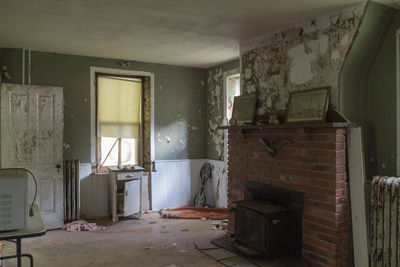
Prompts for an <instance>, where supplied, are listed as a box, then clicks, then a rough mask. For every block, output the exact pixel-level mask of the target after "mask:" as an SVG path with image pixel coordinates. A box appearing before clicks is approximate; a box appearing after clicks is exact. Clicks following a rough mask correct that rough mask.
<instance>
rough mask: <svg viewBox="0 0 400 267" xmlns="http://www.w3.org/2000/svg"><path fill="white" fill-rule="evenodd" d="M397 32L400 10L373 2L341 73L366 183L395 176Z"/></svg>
mask: <svg viewBox="0 0 400 267" xmlns="http://www.w3.org/2000/svg"><path fill="white" fill-rule="evenodd" d="M398 28H400V12H399V11H397V10H395V9H392V8H389V7H387V6H383V5H380V4H378V3H375V2H369V3H368V6H367V8H366V10H365V13H364V17H363V21H362V23H361V26H360V29H359V34H358V36H357V38H356V39H355V41H354V43H353V45H352V48H351V50H350V52H349V54H348V57H347V58H346V60H345V62H344V64H343V66H342V70H341V73H340V78H339V87H340V109H341V111H342V113H343V114H344V115H345V116H346V117H348V118H349V119H350V120H351V121H353V122H356V123H357V124H359V125H360V126H362V127H363V133H364V140H365V142H364V147H365V150H364V151H365V159H366V160H365V163H366V165H365V166H366V171H367V179H372V176H373V175H377V174H379V175H396V168H397V163H396V37H395V33H396V30H397V29H398Z"/></svg>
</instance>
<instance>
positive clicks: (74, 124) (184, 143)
mask: <svg viewBox="0 0 400 267" xmlns="http://www.w3.org/2000/svg"><path fill="white" fill-rule="evenodd" d="M21 56H22V51H21V50H20V49H7V48H0V65H7V66H8V70H9V72H10V74H11V75H12V80H10V81H4V80H3V82H10V83H21V75H22V71H21V69H22V68H21V66H22V59H21ZM118 61H119V60H117V59H105V58H95V57H85V56H73V55H65V54H55V53H46V52H36V51H33V52H32V84H34V85H52V86H61V87H63V88H64V100H65V106H64V142H65V143H66V144H68V145H69V149H66V150H65V151H64V158H66V159H79V160H81V162H90V160H91V151H90V67H91V66H93V67H104V68H113V69H122V68H121V66H120V65H119V63H118ZM123 69H124V70H135V71H146V72H152V73H154V85H155V88H154V91H155V93H154V94H155V96H154V103H155V105H154V112H155V123H154V127H155V159H156V160H174V159H194V158H205V156H206V134H205V133H206V123H205V122H206V112H205V109H206V105H205V103H206V86H205V83H206V70H204V69H199V68H189V67H179V66H170V65H162V64H152V63H143V62H133V63H132V64H131V65H130V66H129V67H128V68H123ZM199 110H201V112H199Z"/></svg>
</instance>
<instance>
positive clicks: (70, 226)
mask: <svg viewBox="0 0 400 267" xmlns="http://www.w3.org/2000/svg"><path fill="white" fill-rule="evenodd" d="M62 229H63V230H65V231H67V232H81V231H90V232H94V231H104V230H105V229H106V227H104V226H97V224H96V223H88V222H87V221H84V220H82V221H73V222H70V223H67V224H65V225H64V226H63V228H62Z"/></svg>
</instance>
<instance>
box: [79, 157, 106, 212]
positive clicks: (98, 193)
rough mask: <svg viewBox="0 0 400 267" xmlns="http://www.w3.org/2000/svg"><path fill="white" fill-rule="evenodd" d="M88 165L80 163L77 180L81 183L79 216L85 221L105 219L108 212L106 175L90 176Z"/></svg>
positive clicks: (90, 168)
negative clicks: (98, 218)
mask: <svg viewBox="0 0 400 267" xmlns="http://www.w3.org/2000/svg"><path fill="white" fill-rule="evenodd" d="M91 172H92V167H91V164H90V163H81V164H80V168H79V179H80V181H81V192H80V197H81V214H82V215H83V217H84V218H86V219H94V218H97V217H107V216H109V212H108V187H109V186H108V177H109V176H108V175H107V174H99V175H94V174H91Z"/></svg>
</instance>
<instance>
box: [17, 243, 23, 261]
mask: <svg viewBox="0 0 400 267" xmlns="http://www.w3.org/2000/svg"><path fill="white" fill-rule="evenodd" d="M17 266H18V267H21V266H22V263H21V238H17Z"/></svg>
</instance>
